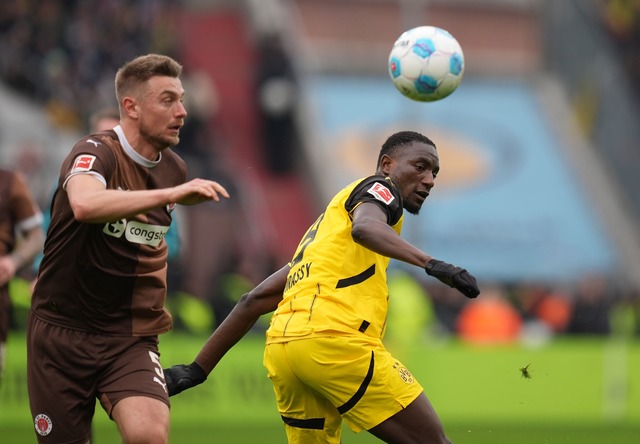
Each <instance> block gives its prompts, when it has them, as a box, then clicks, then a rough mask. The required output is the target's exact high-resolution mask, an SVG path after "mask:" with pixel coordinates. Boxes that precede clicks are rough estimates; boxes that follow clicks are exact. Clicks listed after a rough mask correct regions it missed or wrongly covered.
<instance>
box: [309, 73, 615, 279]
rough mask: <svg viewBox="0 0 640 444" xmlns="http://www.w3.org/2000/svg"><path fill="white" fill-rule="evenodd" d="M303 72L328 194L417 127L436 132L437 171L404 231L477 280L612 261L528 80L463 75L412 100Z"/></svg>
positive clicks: (376, 84) (549, 275)
mask: <svg viewBox="0 0 640 444" xmlns="http://www.w3.org/2000/svg"><path fill="white" fill-rule="evenodd" d="M308 82H309V83H308V85H306V87H305V91H307V92H308V94H309V96H308V99H309V103H310V105H311V112H312V121H311V125H312V127H313V130H314V131H315V132H316V136H317V137H318V142H319V143H318V146H317V147H314V153H312V154H313V155H312V157H313V158H314V159H316V169H317V170H318V171H320V172H321V175H320V176H319V178H320V181H322V182H325V183H322V184H320V185H321V189H323V190H324V191H325V194H326V196H325V197H326V198H327V199H328V198H329V197H330V195H331V194H333V192H335V191H337V190H338V189H339V188H340V187H342V186H343V185H345V184H347V183H348V182H349V181H351V180H353V179H356V178H358V177H362V176H366V175H368V174H371V173H373V171H374V170H375V164H376V160H377V154H378V151H379V149H380V146H381V144H382V143H383V142H384V140H385V139H386V137H388V136H389V135H390V134H391V133H393V132H395V131H398V130H414V131H419V132H421V133H423V134H425V135H427V136H428V137H430V138H431V139H432V140H433V141H434V142H435V144H436V146H437V149H438V153H439V156H440V162H441V173H440V175H439V176H438V178H437V181H436V187H435V188H434V190H433V191H432V194H431V196H429V198H428V200H427V202H426V203H425V205H424V206H423V208H422V211H421V212H420V214H419V215H418V216H412V215H410V214H407V215H406V216H405V229H404V232H403V236H404V237H405V238H407V239H408V240H409V241H411V242H413V243H415V244H416V245H418V246H419V247H420V248H422V249H424V250H425V251H426V252H428V253H429V254H431V255H433V256H435V257H437V258H440V259H442V260H445V261H449V262H453V263H456V264H460V265H461V266H464V267H467V268H469V269H470V270H473V272H474V274H476V275H477V276H478V277H480V278H482V279H484V280H492V279H495V280H501V281H513V280H548V281H554V282H557V281H569V280H573V279H575V278H577V277H580V276H581V275H584V274H587V273H590V272H604V273H606V272H608V271H610V270H612V269H613V268H614V267H615V262H616V257H615V252H614V251H613V247H612V243H611V242H610V240H609V239H608V236H607V233H606V231H605V230H604V228H603V226H602V225H601V224H600V221H599V219H598V216H597V214H595V211H594V210H593V208H592V207H591V206H590V204H589V198H590V196H588V195H586V191H584V190H585V187H583V186H582V184H581V183H580V181H579V180H578V177H577V176H576V174H575V172H574V171H573V169H572V167H571V164H570V163H569V159H568V158H567V157H566V156H565V154H564V150H563V148H562V146H561V145H560V142H559V138H558V137H557V135H556V134H554V129H553V128H554V126H552V125H551V124H550V122H549V121H548V119H547V117H546V115H545V108H544V104H543V103H542V102H541V101H540V100H539V98H538V96H537V94H536V89H535V86H534V84H531V83H528V82H525V81H515V80H504V79H499V80H484V79H483V80H473V79H465V81H463V83H462V85H461V86H460V87H459V89H458V90H457V91H456V92H454V93H453V94H452V95H451V96H449V97H448V98H446V99H444V100H441V101H439V102H431V103H419V102H413V101H411V100H409V99H407V98H405V97H403V96H401V95H400V94H399V93H398V92H397V91H396V90H395V89H394V87H393V86H392V84H391V83H390V81H389V80H388V79H386V78H364V79H363V78H361V77H358V78H355V77H325V76H322V77H312V78H310V79H308Z"/></svg>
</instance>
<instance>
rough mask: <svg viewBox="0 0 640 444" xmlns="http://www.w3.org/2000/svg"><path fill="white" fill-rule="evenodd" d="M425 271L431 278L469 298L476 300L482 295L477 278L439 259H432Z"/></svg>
mask: <svg viewBox="0 0 640 444" xmlns="http://www.w3.org/2000/svg"><path fill="white" fill-rule="evenodd" d="M424 270H425V271H426V272H427V274H428V275H429V276H433V277H434V278H436V279H438V280H439V281H440V282H443V283H445V284H447V285H448V286H449V287H452V288H455V289H457V290H458V291H459V292H460V293H462V294H463V295H465V296H466V297H468V298H475V297H477V296H478V295H479V294H480V289H479V288H478V284H477V283H476V278H475V277H473V276H472V275H471V273H469V272H468V271H467V270H465V269H464V268H460V267H456V266H455V265H451V264H448V263H446V262H443V261H439V260H437V259H431V260H430V261H429V262H428V264H427V266H426V267H425V268H424Z"/></svg>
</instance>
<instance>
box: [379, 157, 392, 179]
mask: <svg viewBox="0 0 640 444" xmlns="http://www.w3.org/2000/svg"><path fill="white" fill-rule="evenodd" d="M393 162H394V160H393V159H392V158H391V157H389V155H388V154H383V155H382V157H381V158H380V164H379V165H378V170H379V171H380V173H382V175H384V176H388V175H389V173H391V167H392V166H393Z"/></svg>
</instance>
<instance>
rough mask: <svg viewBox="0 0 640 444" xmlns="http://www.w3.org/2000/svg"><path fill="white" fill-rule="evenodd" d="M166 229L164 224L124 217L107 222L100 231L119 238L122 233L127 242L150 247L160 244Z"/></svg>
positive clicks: (167, 229)
mask: <svg viewBox="0 0 640 444" xmlns="http://www.w3.org/2000/svg"><path fill="white" fill-rule="evenodd" d="M167 231H169V227H166V226H164V225H151V224H145V223H142V222H138V221H135V220H132V221H127V220H126V219H120V220H118V221H115V222H107V223H106V224H104V227H103V228H102V232H103V233H104V234H106V235H108V236H111V237H115V238H120V237H122V236H123V235H124V237H125V239H127V240H128V241H129V242H133V243H134V244H143V245H151V246H152V247H157V246H158V245H160V242H162V239H164V237H165V236H166V234H167Z"/></svg>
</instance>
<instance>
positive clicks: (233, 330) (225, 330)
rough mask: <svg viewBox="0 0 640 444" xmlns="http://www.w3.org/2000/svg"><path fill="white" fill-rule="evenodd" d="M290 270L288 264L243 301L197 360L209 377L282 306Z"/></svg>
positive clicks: (214, 333)
mask: <svg viewBox="0 0 640 444" xmlns="http://www.w3.org/2000/svg"><path fill="white" fill-rule="evenodd" d="M288 271H289V266H288V265H287V266H284V267H282V268H281V269H280V270H278V271H276V272H275V273H273V274H272V275H271V276H269V277H268V278H266V279H265V280H264V281H262V282H261V283H260V284H259V285H258V286H257V287H256V288H254V289H253V290H252V291H251V292H249V293H248V294H245V295H243V296H242V298H240V300H239V301H238V303H237V304H236V306H235V307H234V308H233V310H232V311H231V313H229V315H228V316H227V317H226V319H225V320H224V321H223V322H222V324H220V326H219V327H218V328H217V329H216V331H214V332H213V334H212V335H211V336H210V337H209V339H208V340H207V342H206V343H205V345H204V346H203V347H202V349H201V350H200V353H198V356H197V357H196V359H195V362H196V363H197V364H198V365H199V366H200V367H201V368H202V369H203V370H204V372H205V373H206V374H209V373H211V371H212V370H213V368H214V367H215V366H216V365H217V364H218V362H220V360H221V359H222V357H223V356H224V355H225V354H226V353H227V351H229V350H230V349H231V347H233V346H234V345H235V344H236V343H237V342H238V341H239V340H240V339H242V338H243V337H244V335H245V334H247V332H248V331H249V330H250V329H251V327H253V326H254V324H255V323H256V321H257V320H258V318H259V317H260V316H262V315H263V314H266V313H270V312H272V311H273V310H275V309H276V308H277V307H278V304H279V303H280V301H281V300H282V291H283V290H284V285H285V283H286V280H287V273H288Z"/></svg>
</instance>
